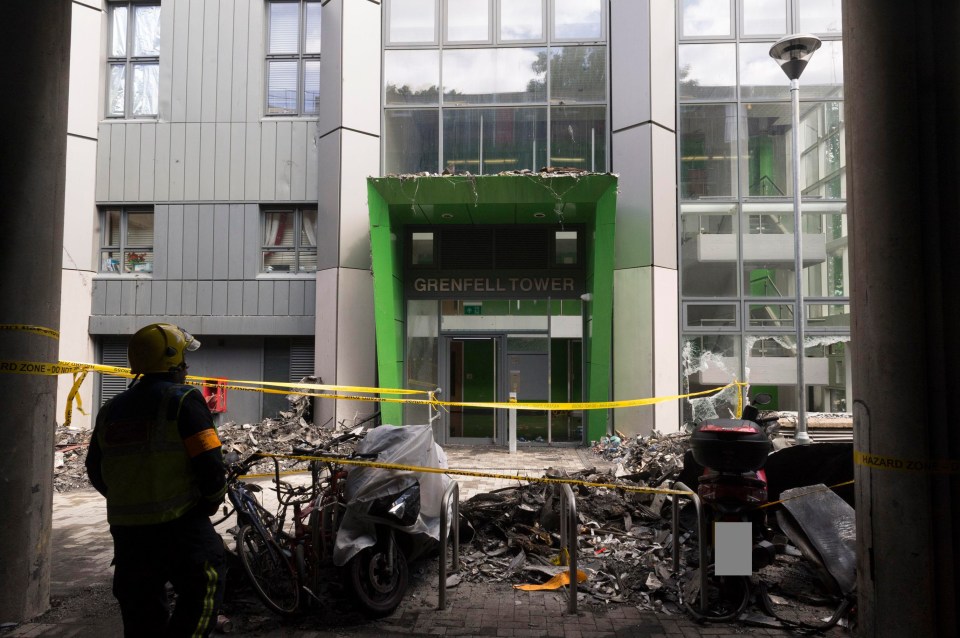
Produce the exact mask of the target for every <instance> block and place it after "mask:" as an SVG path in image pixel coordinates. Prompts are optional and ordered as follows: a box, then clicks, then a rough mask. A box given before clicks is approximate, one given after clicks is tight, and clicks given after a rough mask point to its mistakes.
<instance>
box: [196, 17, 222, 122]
mask: <svg viewBox="0 0 960 638" xmlns="http://www.w3.org/2000/svg"><path fill="white" fill-rule="evenodd" d="M203 9H204V15H203V73H202V75H201V77H202V83H201V88H200V121H201V122H215V121H216V119H217V50H218V47H219V40H220V33H219V32H220V16H219V13H220V3H219V2H204V3H203ZM194 59H196V58H194Z"/></svg>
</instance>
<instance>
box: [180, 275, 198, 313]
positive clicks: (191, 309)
mask: <svg viewBox="0 0 960 638" xmlns="http://www.w3.org/2000/svg"><path fill="white" fill-rule="evenodd" d="M181 299H183V303H182V305H181V307H180V313H181V314H182V315H184V316H187V317H195V316H196V315H197V282H196V281H189V280H185V281H184V282H183V288H182V289H181Z"/></svg>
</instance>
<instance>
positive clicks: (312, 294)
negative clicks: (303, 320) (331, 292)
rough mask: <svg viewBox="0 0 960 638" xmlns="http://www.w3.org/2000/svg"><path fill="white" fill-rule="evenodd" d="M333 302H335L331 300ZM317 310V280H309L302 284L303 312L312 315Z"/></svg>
mask: <svg viewBox="0 0 960 638" xmlns="http://www.w3.org/2000/svg"><path fill="white" fill-rule="evenodd" d="M331 303H335V302H331ZM316 312H317V282H316V280H309V281H306V282H304V286H303V314H305V315H313V314H316Z"/></svg>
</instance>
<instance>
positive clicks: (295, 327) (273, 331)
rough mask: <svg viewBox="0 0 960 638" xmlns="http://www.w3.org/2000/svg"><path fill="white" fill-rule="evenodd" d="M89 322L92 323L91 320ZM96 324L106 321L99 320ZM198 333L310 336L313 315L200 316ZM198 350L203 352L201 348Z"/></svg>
mask: <svg viewBox="0 0 960 638" xmlns="http://www.w3.org/2000/svg"><path fill="white" fill-rule="evenodd" d="M91 323H93V322H92V321H91ZM96 323H97V324H104V323H108V322H106V321H103V320H100V321H97V322H96ZM200 326H201V329H200V330H199V331H197V334H200V335H205V334H208V335H253V336H262V335H292V336H305V337H312V336H313V334H314V330H315V326H314V320H313V317H241V316H220V315H214V316H212V317H201V318H200ZM199 352H203V349H202V348H201V349H200V350H199Z"/></svg>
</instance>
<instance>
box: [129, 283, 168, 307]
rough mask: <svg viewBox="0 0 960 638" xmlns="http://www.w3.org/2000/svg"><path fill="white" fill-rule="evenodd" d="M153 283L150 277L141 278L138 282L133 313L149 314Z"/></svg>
mask: <svg viewBox="0 0 960 638" xmlns="http://www.w3.org/2000/svg"><path fill="white" fill-rule="evenodd" d="M153 283H154V282H153V280H151V279H143V280H140V281H139V282H138V284H137V293H136V297H137V301H136V304H135V307H134V314H136V315H138V316H139V315H149V314H150V299H151V295H152V294H153ZM161 285H162V284H161Z"/></svg>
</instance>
